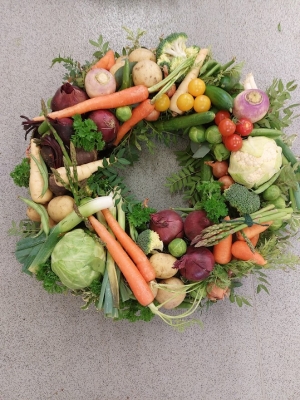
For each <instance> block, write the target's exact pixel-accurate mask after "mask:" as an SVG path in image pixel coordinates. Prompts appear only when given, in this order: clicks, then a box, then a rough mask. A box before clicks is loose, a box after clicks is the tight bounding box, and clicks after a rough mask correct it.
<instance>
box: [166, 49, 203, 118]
mask: <svg viewBox="0 0 300 400" xmlns="http://www.w3.org/2000/svg"><path fill="white" fill-rule="evenodd" d="M208 51H209V50H208V49H201V50H200V51H199V53H198V55H197V57H196V59H195V62H194V65H193V67H192V68H191V70H190V71H189V72H188V73H187V75H186V76H185V78H184V79H183V81H182V82H181V83H180V85H179V86H178V88H177V90H176V92H175V93H174V94H173V96H172V97H171V104H170V107H169V110H171V111H172V112H174V113H176V114H182V113H183V111H181V110H179V108H178V107H177V99H178V97H179V96H180V95H181V94H183V93H187V92H188V86H189V83H190V82H191V80H192V79H195V78H198V75H199V72H200V68H201V67H202V65H203V62H204V60H205V58H206V56H207V54H208Z"/></svg>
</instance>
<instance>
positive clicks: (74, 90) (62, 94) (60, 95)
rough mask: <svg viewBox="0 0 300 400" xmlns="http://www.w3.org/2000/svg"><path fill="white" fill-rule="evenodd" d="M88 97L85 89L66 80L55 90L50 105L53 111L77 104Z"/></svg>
mask: <svg viewBox="0 0 300 400" xmlns="http://www.w3.org/2000/svg"><path fill="white" fill-rule="evenodd" d="M88 98H89V97H88V95H87V94H86V92H85V91H84V90H83V89H81V88H79V87H78V86H74V85H71V84H70V83H69V82H66V83H64V84H63V85H62V86H61V87H60V88H58V89H57V91H56V92H55V94H54V96H53V97H52V100H51V105H50V107H51V110H52V111H59V110H62V109H64V108H67V107H72V106H75V104H78V103H81V102H82V101H85V100H87V99H88Z"/></svg>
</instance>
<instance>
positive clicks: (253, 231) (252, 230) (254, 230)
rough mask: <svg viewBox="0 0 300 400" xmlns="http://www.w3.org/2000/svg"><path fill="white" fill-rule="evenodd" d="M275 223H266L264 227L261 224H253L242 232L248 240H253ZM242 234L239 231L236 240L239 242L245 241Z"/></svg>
mask: <svg viewBox="0 0 300 400" xmlns="http://www.w3.org/2000/svg"><path fill="white" fill-rule="evenodd" d="M272 223H273V221H269V222H264V223H263V224H262V225H260V224H253V225H252V226H247V228H244V229H242V232H243V233H244V234H245V235H246V236H247V237H248V239H251V238H253V237H254V236H255V235H257V234H259V233H262V232H264V231H265V230H266V229H268V228H269V226H270V225H272ZM242 232H240V231H238V232H237V233H236V238H237V239H238V240H245V239H244V237H243V235H242Z"/></svg>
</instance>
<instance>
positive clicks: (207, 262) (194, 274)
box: [174, 246, 215, 282]
mask: <svg viewBox="0 0 300 400" xmlns="http://www.w3.org/2000/svg"><path fill="white" fill-rule="evenodd" d="M214 266H215V259H214V256H213V254H212V252H211V251H210V250H209V249H208V248H207V247H194V246H189V247H188V248H187V252H186V253H185V254H184V255H183V256H182V257H181V258H180V259H179V260H177V261H175V263H174V268H176V269H178V270H179V271H180V273H181V275H182V276H183V277H185V278H186V279H187V280H189V281H193V282H197V281H202V280H203V279H206V278H207V277H208V276H209V275H210V273H211V271H212V270H213V269H214Z"/></svg>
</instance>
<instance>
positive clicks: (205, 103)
mask: <svg viewBox="0 0 300 400" xmlns="http://www.w3.org/2000/svg"><path fill="white" fill-rule="evenodd" d="M210 107H211V101H210V98H209V97H207V96H205V94H200V95H199V96H197V97H196V98H195V101H194V110H195V111H196V112H197V113H202V112H205V111H208V110H209V109H210Z"/></svg>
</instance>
